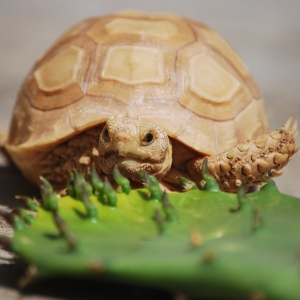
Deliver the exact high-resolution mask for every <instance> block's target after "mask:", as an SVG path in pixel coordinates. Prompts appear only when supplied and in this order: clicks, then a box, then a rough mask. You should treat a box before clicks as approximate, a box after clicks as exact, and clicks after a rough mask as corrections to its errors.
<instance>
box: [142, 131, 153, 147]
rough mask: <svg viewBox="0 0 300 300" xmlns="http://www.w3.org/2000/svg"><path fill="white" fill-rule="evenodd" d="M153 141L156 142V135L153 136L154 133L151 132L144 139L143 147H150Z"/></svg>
mask: <svg viewBox="0 0 300 300" xmlns="http://www.w3.org/2000/svg"><path fill="white" fill-rule="evenodd" d="M153 141H154V135H153V133H151V132H149V133H147V134H146V135H145V136H144V138H143V140H142V145H143V146H148V145H150V144H151V143H152V142H153Z"/></svg>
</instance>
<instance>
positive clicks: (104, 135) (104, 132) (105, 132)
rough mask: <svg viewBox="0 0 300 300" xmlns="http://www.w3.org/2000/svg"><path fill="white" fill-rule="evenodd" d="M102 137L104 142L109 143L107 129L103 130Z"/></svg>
mask: <svg viewBox="0 0 300 300" xmlns="http://www.w3.org/2000/svg"><path fill="white" fill-rule="evenodd" d="M102 136H103V139H104V141H106V142H109V141H110V136H109V132H108V129H107V128H105V129H104V130H103V134H102Z"/></svg>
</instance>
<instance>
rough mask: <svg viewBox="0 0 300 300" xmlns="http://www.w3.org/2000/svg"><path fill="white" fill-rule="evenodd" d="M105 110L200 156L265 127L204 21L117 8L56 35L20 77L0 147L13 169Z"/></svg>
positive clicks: (239, 72)
mask: <svg viewBox="0 0 300 300" xmlns="http://www.w3.org/2000/svg"><path fill="white" fill-rule="evenodd" d="M110 118H135V119H141V120H147V121H152V122H155V123H156V124H158V125H160V126H161V127H163V128H164V129H165V130H166V131H167V133H168V134H169V136H171V137H173V138H175V139H177V140H178V141H180V142H182V143H183V144H185V145H187V146H189V147H191V148H193V149H195V150H197V151H198V152H200V153H205V154H208V155H211V154H215V153H219V152H221V151H223V150H224V149H226V148H228V147H231V146H233V145H236V144H238V143H240V142H242V141H245V140H248V139H252V138H254V137H257V136H258V135H260V134H263V133H264V132H266V131H267V130H268V128H267V123H266V115H265V111H264V103H263V100H262V98H261V95H260V92H259V89H258V87H257V85H256V84H255V82H254V81H253V78H252V76H251V75H250V73H249V70H248V68H247V67H246V66H245V64H244V63H243V62H242V60H241V59H240V57H239V56H238V55H237V54H236V52H235V51H234V50H233V49H232V48H231V47H230V46H229V45H228V43H227V42H226V41H225V40H224V39H223V38H222V37H221V36H220V35H218V34H217V33H216V32H215V31H213V30H212V29H210V28H209V27H207V26H205V25H203V24H201V23H198V22H195V21H192V20H189V19H186V18H183V17H180V16H177V15H173V14H145V13H141V12H132V11H130V12H121V13H116V14H112V15H107V16H104V17H98V18H92V19H88V20H85V21H83V22H81V23H79V24H78V25H76V26H74V27H73V28H72V29H70V30H69V31H68V32H67V33H65V34H64V35H63V36H62V37H61V38H60V39H59V40H58V41H57V42H56V43H55V44H54V45H53V46H52V47H51V48H50V50H49V51H48V52H46V54H45V55H44V56H43V57H42V58H41V59H39V60H38V62H37V63H36V64H35V66H34V68H33V69H32V70H31V72H30V73H29V75H28V76H27V78H26V79H25V81H24V83H23V86H22V88H21V91H20V94H19V99H18V101H17V104H16V106H15V110H14V115H13V119H12V123H11V129H10V135H9V142H8V145H7V149H8V151H9V152H10V154H11V155H12V157H13V159H14V160H15V161H16V162H17V163H18V164H19V165H20V167H21V168H22V165H23V164H25V159H27V160H28V157H30V156H31V155H34V153H37V152H39V151H45V150H49V149H53V148H54V147H55V146H56V145H57V144H59V143H61V142H63V141H66V140H68V139H70V138H71V137H73V136H75V135H77V134H79V133H80V132H82V131H85V130H87V129H90V128H91V127H94V126H96V125H99V124H101V123H104V122H105V121H106V120H108V119H110ZM26 164H27V165H30V162H28V161H27V162H26ZM26 168H27V169H29V168H30V166H28V167H26ZM23 169H24V168H23ZM23 171H24V172H25V173H26V172H27V171H26V170H23Z"/></svg>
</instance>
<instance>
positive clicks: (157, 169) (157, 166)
mask: <svg viewBox="0 0 300 300" xmlns="http://www.w3.org/2000/svg"><path fill="white" fill-rule="evenodd" d="M98 150H99V163H100V168H101V170H102V171H103V172H104V173H105V174H112V172H113V169H114V167H115V165H117V166H118V168H119V170H120V172H121V173H122V174H123V175H124V176H126V177H129V178H130V179H132V180H134V181H140V176H139V172H140V171H146V172H147V173H149V174H152V175H155V176H156V177H157V178H158V179H161V178H162V177H164V175H165V174H166V173H167V172H168V171H169V169H170V167H171V165H172V144H171V141H170V139H169V137H168V135H167V133H166V132H165V131H164V130H163V129H162V128H161V127H159V126H157V125H155V124H154V123H151V122H144V121H140V120H134V119H111V120H108V121H107V122H106V125H105V126H104V128H103V130H102V132H101V134H100V138H99V146H98Z"/></svg>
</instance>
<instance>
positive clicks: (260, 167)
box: [189, 121, 298, 193]
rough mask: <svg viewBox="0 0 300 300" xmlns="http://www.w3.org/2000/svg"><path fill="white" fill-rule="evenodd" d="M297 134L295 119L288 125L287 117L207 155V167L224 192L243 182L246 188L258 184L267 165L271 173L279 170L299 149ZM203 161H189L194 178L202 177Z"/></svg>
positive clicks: (276, 173) (274, 173)
mask: <svg viewBox="0 0 300 300" xmlns="http://www.w3.org/2000/svg"><path fill="white" fill-rule="evenodd" d="M297 134H298V131H297V122H295V123H294V124H293V126H292V127H291V128H290V122H289V121H288V122H287V123H286V124H285V126H283V127H282V128H279V129H277V130H275V131H273V132H271V133H267V134H264V135H262V136H260V137H258V138H256V139H254V140H251V141H248V142H245V143H242V144H240V145H238V146H235V147H233V148H230V149H228V150H226V151H224V152H222V153H220V154H217V155H214V156H211V157H209V158H208V170H209V172H210V173H211V175H213V176H214V177H215V178H216V180H217V182H218V184H219V186H220V188H221V190H223V191H226V192H231V193H236V192H237V190H238V188H239V187H240V186H241V184H242V182H245V183H246V188H247V189H248V188H250V187H254V186H257V185H261V184H262V182H263V175H264V173H265V172H266V171H267V169H268V168H270V169H271V171H270V176H271V177H275V176H279V175H281V174H282V173H281V172H280V170H281V169H282V168H283V167H284V166H285V165H286V164H287V163H288V162H289V161H290V160H291V157H292V156H293V155H294V154H295V153H296V152H297V151H298V148H297V147H296V145H295V139H296V137H297ZM202 164H203V159H198V160H194V161H192V162H190V163H189V169H190V173H191V175H192V177H193V178H194V180H197V182H200V181H201V180H202V172H201V170H202Z"/></svg>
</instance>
